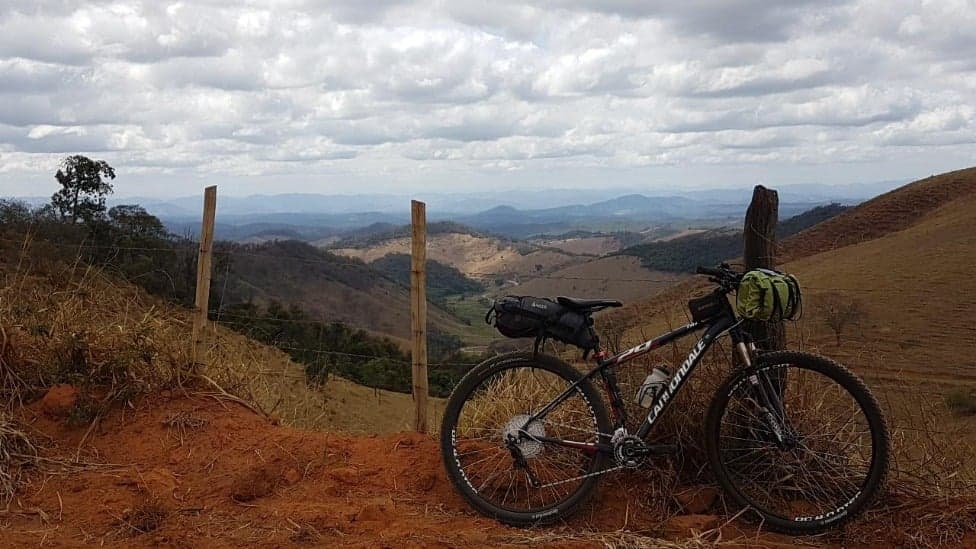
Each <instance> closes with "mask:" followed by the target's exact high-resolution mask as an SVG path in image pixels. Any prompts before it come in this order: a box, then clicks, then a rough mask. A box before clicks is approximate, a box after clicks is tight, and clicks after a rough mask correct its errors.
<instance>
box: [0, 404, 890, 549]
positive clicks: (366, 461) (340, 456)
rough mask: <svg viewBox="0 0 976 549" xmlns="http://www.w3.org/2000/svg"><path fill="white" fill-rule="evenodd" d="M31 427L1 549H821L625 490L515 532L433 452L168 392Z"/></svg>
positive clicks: (424, 443) (625, 484) (430, 447)
mask: <svg viewBox="0 0 976 549" xmlns="http://www.w3.org/2000/svg"><path fill="white" fill-rule="evenodd" d="M62 392H63V391H62ZM22 416H23V417H22V418H21V419H22V421H24V422H25V423H26V424H28V425H30V427H31V430H32V432H33V434H34V435H35V439H36V440H38V441H39V442H40V443H41V444H42V445H43V446H44V447H45V448H46V449H45V450H44V451H43V452H42V454H41V455H42V460H41V466H40V467H39V469H38V470H36V471H32V472H30V473H29V475H28V482H27V483H26V485H25V486H23V487H21V488H20V490H19V491H18V494H17V496H16V497H15V498H14V501H13V502H12V503H11V504H10V506H9V508H8V509H7V510H6V511H3V510H0V527H2V535H3V544H2V545H3V546H4V547H38V546H45V545H46V546H56V547H81V546H90V545H104V546H112V547H296V546H309V547H336V546H342V547H397V548H399V547H465V548H475V547H500V546H514V545H516V544H518V545H522V546H524V545H526V544H532V545H544V546H547V547H590V546H599V545H602V543H600V542H601V541H603V540H601V539H600V536H599V535H594V534H593V533H594V532H596V533H599V532H604V533H610V535H619V532H620V531H621V530H624V529H625V530H628V531H631V532H635V531H636V532H643V533H644V535H646V536H647V537H637V538H636V539H637V540H638V541H639V542H640V545H641V546H648V547H653V546H659V544H660V543H662V542H664V541H665V540H670V541H688V542H690V543H691V544H694V542H693V541H691V538H692V537H694V536H695V535H696V533H701V532H703V531H706V530H711V529H713V528H716V527H719V526H720V527H721V529H720V531H715V532H713V534H711V535H710V536H709V537H708V538H707V539H709V540H711V541H718V540H721V541H723V542H725V543H729V542H730V541H732V542H733V545H723V546H734V547H798V546H802V547H809V546H824V545H825V540H824V539H822V538H821V539H816V538H789V537H786V536H780V535H776V534H770V533H766V532H763V533H761V534H760V533H758V532H757V531H756V530H755V529H754V528H753V527H750V526H746V525H741V524H738V523H731V524H728V523H727V522H726V519H724V518H722V517H720V516H716V515H712V514H685V515H677V516H674V517H672V518H671V519H670V520H668V521H666V522H663V523H662V522H661V521H660V520H657V519H655V518H653V517H652V516H651V515H650V514H649V512H648V511H647V510H645V509H642V508H641V506H640V505H637V504H636V503H635V502H636V501H639V500H640V499H642V498H643V497H645V496H646V494H644V493H642V488H641V487H640V486H639V485H638V484H637V481H636V480H635V479H634V478H632V477H627V476H620V477H615V478H611V479H607V482H605V483H604V484H603V485H602V488H601V490H600V493H599V495H598V497H597V498H596V501H595V503H593V504H591V505H589V506H588V508H587V509H584V510H583V511H582V512H581V513H580V514H579V515H577V517H575V518H573V519H571V520H570V521H569V522H568V523H567V524H565V525H561V526H558V527H555V528H549V529H545V530H543V529H516V528H508V527H505V526H502V525H501V524H499V523H497V522H495V521H493V520H490V519H487V518H485V517H482V516H480V515H478V514H476V513H475V512H473V511H472V510H471V508H469V507H468V506H467V504H466V503H465V502H464V501H463V500H462V499H461V497H460V496H459V495H458V494H457V493H456V492H455V490H454V489H453V487H452V486H451V484H450V482H449V481H448V480H447V478H446V477H445V474H444V472H443V468H442V465H441V461H440V457H439V451H438V446H437V442H436V440H434V439H433V438H431V437H429V436H426V435H419V434H416V433H401V434H397V435H386V436H352V435H345V434H334V433H324V432H312V431H302V430H298V429H292V428H289V427H283V426H280V425H275V424H274V423H273V422H272V421H269V420H267V419H265V418H262V417H260V416H258V415H256V414H254V413H252V412H251V411H249V410H247V409H245V408H243V407H242V406H240V405H238V404H236V403H232V402H225V401H218V400H215V399H214V398H212V397H210V396H207V395H191V396H184V395H173V394H170V393H166V392H164V393H163V394H162V395H154V396H152V397H150V398H147V399H146V400H144V401H143V402H142V403H140V404H139V405H137V406H135V407H134V408H126V409H124V410H116V411H114V412H112V413H110V414H109V415H108V416H106V417H105V419H104V420H102V421H101V422H99V423H98V424H97V425H96V426H95V427H92V428H90V429H89V428H86V427H80V428H79V427H69V426H68V425H67V422H66V421H65V419H64V418H63V417H57V416H55V415H52V414H50V413H49V410H48V409H47V407H46V406H45V405H44V400H43V399H42V400H39V401H37V402H35V403H34V404H31V405H29V406H27V407H25V408H24V409H22ZM79 448H81V451H80V452H79ZM694 491H695V490H694V489H693V490H691V492H692V493H690V494H684V495H682V496H681V497H680V498H678V499H679V500H680V499H686V500H688V501H689V502H691V503H690V504H689V509H688V510H687V512H689V513H707V512H715V510H714V509H715V508H714V507H712V508H711V509H709V508H708V503H705V504H702V505H701V508H699V509H693V508H690V507H694V506H697V505H699V504H701V502H700V501H699V502H695V501H694V500H698V499H701V498H699V497H696V496H700V495H701V494H694V493H693V492H694ZM710 499H713V498H710ZM882 537H885V535H884V534H882ZM701 539H702V538H699V541H701ZM899 539H901V538H899ZM634 540H635V537H633V536H632V537H631V538H630V539H629V540H628V541H629V542H630V543H631V544H633V543H634ZM618 541H619V540H618ZM833 541H835V542H836V541H839V538H833ZM703 545H707V544H702V545H696V546H703Z"/></svg>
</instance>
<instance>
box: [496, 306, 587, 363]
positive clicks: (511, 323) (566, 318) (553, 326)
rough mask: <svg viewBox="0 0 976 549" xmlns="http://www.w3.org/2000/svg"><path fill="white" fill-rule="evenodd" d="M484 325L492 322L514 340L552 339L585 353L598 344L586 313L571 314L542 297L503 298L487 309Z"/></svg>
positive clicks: (500, 331)
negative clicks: (573, 346)
mask: <svg viewBox="0 0 976 549" xmlns="http://www.w3.org/2000/svg"><path fill="white" fill-rule="evenodd" d="M492 319H494V322H492ZM485 322H487V323H489V324H492V323H493V324H494V326H495V329H496V330H498V331H499V333H501V334H502V335H503V336H505V337H510V338H515V339H517V338H525V337H533V338H536V339H545V338H552V339H555V340H557V341H561V342H563V343H568V344H570V345H575V346H577V347H579V348H581V349H584V350H593V349H596V348H597V346H598V344H599V339H598V338H597V335H596V332H595V331H594V329H593V319H592V317H591V316H590V315H589V314H588V313H581V312H578V311H573V310H571V309H568V308H566V307H564V306H562V305H560V304H559V303H557V302H555V301H553V300H551V299H546V298H543V297H531V296H511V295H510V296H505V297H502V298H500V299H498V300H496V301H495V303H494V304H493V305H492V306H491V308H490V309H489V310H488V314H486V315H485Z"/></svg>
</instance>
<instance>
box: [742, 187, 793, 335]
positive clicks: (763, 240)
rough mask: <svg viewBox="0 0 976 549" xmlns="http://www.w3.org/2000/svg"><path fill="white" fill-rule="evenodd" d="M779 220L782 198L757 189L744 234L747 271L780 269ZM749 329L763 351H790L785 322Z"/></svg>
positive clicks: (749, 326)
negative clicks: (777, 225)
mask: <svg viewBox="0 0 976 549" xmlns="http://www.w3.org/2000/svg"><path fill="white" fill-rule="evenodd" d="M778 218H779V195H777V194H776V191H774V190H772V189H767V188H766V187H763V186H762V185H756V187H755V189H753V191H752V202H751V203H750V204H749V209H748V210H746V222H745V227H744V228H743V231H742V235H743V239H744V243H743V244H744V246H745V252H744V254H743V258H744V259H745V263H746V270H750V269H775V268H776V224H777V222H778V221H779V219H778ZM745 327H746V331H747V332H748V333H749V334H750V335H752V338H753V341H755V342H756V346H757V347H759V348H760V349H763V350H767V351H774V350H778V349H785V348H786V331H785V329H784V327H783V323H782V322H748V323H747V324H746V326H745Z"/></svg>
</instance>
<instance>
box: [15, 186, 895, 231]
mask: <svg viewBox="0 0 976 549" xmlns="http://www.w3.org/2000/svg"><path fill="white" fill-rule="evenodd" d="M899 184H901V182H897V181H883V182H875V183H859V184H849V185H821V184H804V185H787V186H782V187H778V188H777V190H778V191H779V195H780V216H781V217H789V216H792V215H795V214H797V213H800V212H802V211H805V210H808V209H809V208H811V207H814V206H817V205H821V204H827V203H831V202H840V203H844V204H853V203H858V202H861V201H863V200H865V199H868V198H871V197H873V196H876V195H878V194H880V193H883V192H886V191H888V190H890V189H893V188H895V187H897V186H898V185H899ZM608 196H611V197H615V198H611V199H607V198H606V197H608ZM751 196H752V189H751V188H736V189H697V190H695V189H693V190H684V191H682V190H678V189H672V190H669V191H668V192H667V193H666V194H664V193H661V194H658V193H653V194H650V193H634V192H632V190H631V191H630V192H628V190H627V189H619V188H618V189H553V190H546V191H510V192H474V193H453V194H447V193H424V192H420V193H417V194H416V195H414V196H413V198H418V199H421V200H424V201H426V202H427V215H428V219H430V220H431V221H439V220H450V221H456V222H458V223H462V224H465V225H468V226H470V227H473V228H475V229H477V230H482V231H488V232H492V233H496V234H501V235H505V236H509V237H513V238H524V237H527V236H532V235H536V234H556V233H561V232H566V231H570V230H579V229H584V230H601V231H606V230H639V229H640V228H642V227H644V226H648V225H659V224H666V223H672V222H676V221H694V220H703V221H704V220H712V221H719V222H721V221H722V220H728V221H733V220H738V219H741V217H742V215H743V213H744V211H745V206H746V205H747V204H748V202H749V200H750V198H751ZM410 199H411V197H410V196H407V195H393V194H369V195H367V194H358V195H324V194H276V195H252V196H246V197H238V196H223V195H220V196H219V197H218V201H217V204H218V206H217V220H218V223H217V235H218V237H219V238H225V239H232V240H245V239H248V238H252V237H261V236H278V237H287V238H301V239H303V240H317V239H322V238H329V237H333V236H337V235H341V234H342V233H345V232H348V231H351V230H355V229H358V228H362V227H366V226H368V225H372V224H375V223H383V224H392V225H402V224H404V223H407V222H409V204H410ZM24 200H26V201H28V202H31V203H44V202H47V201H48V198H39V197H30V198H26V199H24ZM133 203H135V204H140V205H142V206H143V207H145V208H146V209H147V210H148V211H149V212H151V213H153V214H154V215H156V216H158V217H160V218H161V219H162V220H163V221H164V222H165V223H166V225H167V227H168V228H169V229H170V230H171V231H173V232H176V233H179V234H194V233H195V232H196V231H197V230H198V224H199V219H200V213H199V212H200V210H201V207H202V196H194V197H179V198H172V199H166V200H161V199H158V198H140V197H130V198H112V200H110V201H109V204H110V205H115V204H133Z"/></svg>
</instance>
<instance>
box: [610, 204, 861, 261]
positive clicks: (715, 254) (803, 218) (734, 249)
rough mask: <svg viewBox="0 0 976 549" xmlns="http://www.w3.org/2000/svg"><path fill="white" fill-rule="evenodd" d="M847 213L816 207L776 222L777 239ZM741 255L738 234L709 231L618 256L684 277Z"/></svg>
mask: <svg viewBox="0 0 976 549" xmlns="http://www.w3.org/2000/svg"><path fill="white" fill-rule="evenodd" d="M846 209H847V206H843V205H840V204H829V205H825V206H817V207H816V208H813V209H811V210H808V211H806V212H803V213H801V214H799V215H796V216H793V217H791V218H789V219H786V220H783V221H780V222H779V225H778V227H777V230H776V236H777V238H778V239H783V238H786V237H788V236H791V235H794V234H796V233H798V232H800V231H802V230H804V229H807V228H809V227H812V226H814V225H816V224H818V223H820V222H822V221H825V220H827V219H830V218H832V217H834V216H836V215H838V214H840V213H842V212H844V211H845V210H846ZM741 253H742V231H737V230H733V229H713V230H710V231H705V232H701V233H696V234H692V235H688V236H682V237H678V238H675V239H672V240H662V241H657V242H649V243H647V244H639V245H637V246H632V247H630V248H626V249H624V250H621V251H620V252H619V254H620V255H631V256H635V257H638V258H640V260H641V265H643V266H644V267H646V268H648V269H654V270H658V271H670V272H680V273H688V272H693V271H694V270H695V267H697V266H698V265H715V264H717V263H719V262H721V261H724V260H726V259H729V258H732V257H737V256H738V255H739V254H741Z"/></svg>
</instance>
